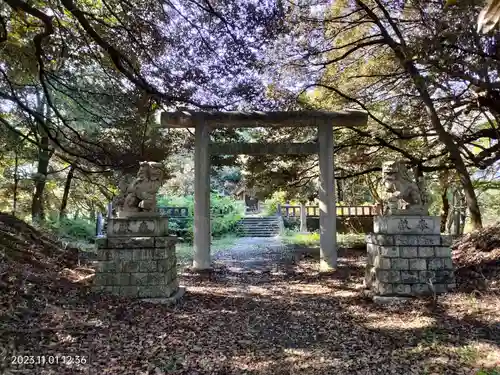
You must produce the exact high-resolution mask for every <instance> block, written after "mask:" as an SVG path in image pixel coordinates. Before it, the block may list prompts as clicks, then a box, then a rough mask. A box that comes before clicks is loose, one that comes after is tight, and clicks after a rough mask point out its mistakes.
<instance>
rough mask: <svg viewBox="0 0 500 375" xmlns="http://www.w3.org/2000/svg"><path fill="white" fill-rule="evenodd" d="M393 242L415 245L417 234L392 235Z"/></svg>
mask: <svg viewBox="0 0 500 375" xmlns="http://www.w3.org/2000/svg"><path fill="white" fill-rule="evenodd" d="M394 244H395V245H396V246H417V244H418V236H414V235H410V234H398V235H396V236H394Z"/></svg>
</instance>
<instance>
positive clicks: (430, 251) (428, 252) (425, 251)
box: [418, 246, 435, 258]
mask: <svg viewBox="0 0 500 375" xmlns="http://www.w3.org/2000/svg"><path fill="white" fill-rule="evenodd" d="M418 256H419V257H420V258H434V256H435V253H434V248H433V247H432V246H420V247H419V248H418Z"/></svg>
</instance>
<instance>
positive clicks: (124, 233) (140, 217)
mask: <svg viewBox="0 0 500 375" xmlns="http://www.w3.org/2000/svg"><path fill="white" fill-rule="evenodd" d="M167 234H168V219H167V218H166V217H162V216H159V215H155V214H151V213H146V214H136V215H135V216H133V217H132V216H130V217H127V218H111V219H108V225H107V238H108V240H110V239H111V238H112V237H141V236H151V237H155V236H167Z"/></svg>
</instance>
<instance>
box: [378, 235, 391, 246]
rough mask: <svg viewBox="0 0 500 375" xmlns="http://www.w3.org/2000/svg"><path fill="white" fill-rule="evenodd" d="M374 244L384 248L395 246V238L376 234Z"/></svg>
mask: <svg viewBox="0 0 500 375" xmlns="http://www.w3.org/2000/svg"><path fill="white" fill-rule="evenodd" d="M373 243H375V244H377V245H382V246H392V245H394V236H393V235H390V234H376V235H375V236H374V238H373Z"/></svg>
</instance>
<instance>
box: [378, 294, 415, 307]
mask: <svg viewBox="0 0 500 375" xmlns="http://www.w3.org/2000/svg"><path fill="white" fill-rule="evenodd" d="M411 300H412V299H411V298H409V297H395V296H384V297H383V296H373V302H374V303H376V304H378V305H392V304H400V303H407V302H410V301H411Z"/></svg>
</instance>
